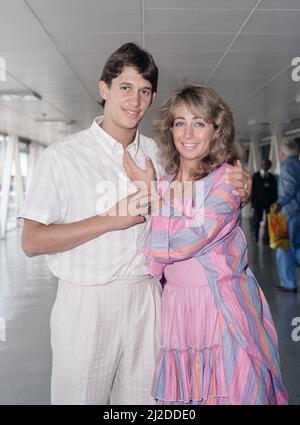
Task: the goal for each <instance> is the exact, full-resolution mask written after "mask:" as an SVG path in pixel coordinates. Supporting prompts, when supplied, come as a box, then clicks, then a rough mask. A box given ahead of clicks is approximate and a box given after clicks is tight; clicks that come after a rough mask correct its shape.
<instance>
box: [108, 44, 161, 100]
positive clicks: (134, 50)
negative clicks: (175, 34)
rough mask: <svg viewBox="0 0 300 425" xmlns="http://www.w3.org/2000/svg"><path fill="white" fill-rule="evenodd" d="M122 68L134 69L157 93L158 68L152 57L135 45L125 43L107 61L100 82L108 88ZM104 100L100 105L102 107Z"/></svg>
mask: <svg viewBox="0 0 300 425" xmlns="http://www.w3.org/2000/svg"><path fill="white" fill-rule="evenodd" d="M124 66H132V67H134V68H135V69H136V70H137V72H138V73H139V74H141V75H142V76H143V78H144V79H145V80H147V81H149V82H150V83H151V85H152V92H153V93H156V92H157V81H158V68H157V66H156V64H155V62H154V59H153V57H152V55H151V54H150V53H149V52H147V51H146V50H144V49H142V48H141V47H140V46H138V45H137V44H135V43H125V44H123V45H122V46H121V47H119V48H118V49H117V50H116V51H115V52H113V53H112V54H111V55H110V57H109V58H108V59H107V61H106V63H105V65H104V68H103V71H102V75H101V77H100V81H101V80H102V81H104V82H105V83H106V84H107V85H108V87H110V85H111V82H112V80H114V79H115V78H117V77H118V76H119V75H120V74H121V72H122V71H123V68H124ZM104 104H105V100H103V101H102V103H101V105H102V106H104Z"/></svg>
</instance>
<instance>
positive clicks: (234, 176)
mask: <svg viewBox="0 0 300 425" xmlns="http://www.w3.org/2000/svg"><path fill="white" fill-rule="evenodd" d="M226 172H227V173H228V174H227V180H226V181H227V183H228V184H230V185H232V186H235V187H236V190H233V194H234V195H236V196H239V197H240V198H241V201H242V204H247V203H248V202H249V200H250V197H251V192H252V176H251V173H249V171H248V170H246V169H245V168H244V167H243V166H242V164H241V161H237V163H236V165H232V166H231V167H230V168H228V169H227V170H226Z"/></svg>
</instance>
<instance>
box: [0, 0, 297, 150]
mask: <svg viewBox="0 0 300 425" xmlns="http://www.w3.org/2000/svg"><path fill="white" fill-rule="evenodd" d="M299 23H300V0H260V1H257V0H185V1H182V0H107V1H105V0H24V1H23V0H0V58H1V57H2V58H4V59H5V62H6V71H7V78H6V81H5V82H3V81H2V82H0V91H9V90H23V91H24V90H28V89H30V90H33V91H35V92H37V93H39V94H40V95H41V96H42V100H41V101H37V102H32V103H30V102H27V103H24V102H13V103H7V102H6V103H5V102H3V101H0V132H5V133H11V132H12V133H16V134H18V135H20V136H23V137H28V138H31V139H33V140H38V141H40V142H41V143H44V144H49V143H52V142H54V141H56V140H58V139H60V138H61V137H63V135H64V134H66V133H68V132H75V131H78V130H79V129H82V128H85V127H87V126H89V125H90V123H91V121H92V119H93V118H94V116H96V115H99V114H100V113H101V111H102V108H101V107H100V106H99V105H98V103H97V101H99V100H100V98H99V95H98V89H97V85H98V80H99V76H100V73H101V69H102V66H103V65H104V63H105V60H106V59H107V57H108V56H109V54H110V53H111V52H112V51H114V50H115V49H117V48H118V47H119V46H120V45H121V44H122V43H124V42H126V41H136V42H138V43H139V44H141V45H144V46H145V48H146V49H148V50H149V51H150V52H151V53H152V54H153V56H154V58H155V60H156V62H157V64H158V66H159V70H160V79H159V93H158V96H157V97H156V101H155V103H154V104H153V108H152V109H154V108H155V107H156V106H158V105H159V104H160V103H161V101H162V99H163V98H165V97H166V96H167V95H168V94H169V93H170V91H172V90H173V89H175V88H176V87H178V86H180V85H182V84H183V82H191V83H192V82H194V83H197V82H206V83H207V84H209V85H210V86H212V87H213V88H214V89H216V90H217V91H218V92H219V93H220V94H221V95H222V96H223V98H224V100H225V101H226V102H227V103H229V105H230V106H231V107H232V108H233V110H234V114H235V122H236V128H237V137H238V138H240V139H247V137H248V135H249V124H248V123H249V122H252V123H253V122H256V123H258V124H259V123H261V122H263V123H267V122H268V123H270V125H273V124H274V123H275V122H278V123H279V124H283V125H287V123H288V122H289V121H290V120H292V119H295V118H297V117H300V103H296V97H297V95H299V94H300V81H299V83H296V82H293V81H292V79H291V71H292V67H291V61H292V58H293V57H296V56H300V24H299ZM0 64H1V62H0ZM45 116H46V118H47V119H61V120H65V121H70V120H75V121H76V123H75V124H73V125H66V124H54V123H52V124H50V125H49V124H46V123H41V122H36V120H38V119H41V118H43V117H44V118H45ZM151 118H152V113H150V114H149V115H148V118H146V119H145V122H144V124H143V129H144V131H145V132H146V133H148V134H150V133H151Z"/></svg>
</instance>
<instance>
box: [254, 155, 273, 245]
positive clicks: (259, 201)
mask: <svg viewBox="0 0 300 425" xmlns="http://www.w3.org/2000/svg"><path fill="white" fill-rule="evenodd" d="M271 166H272V162H271V161H270V160H269V159H264V160H262V161H261V169H260V170H259V171H257V172H256V173H254V174H253V179H252V208H253V209H254V216H253V226H254V234H255V239H256V242H258V241H259V226H260V222H261V221H262V219H263V214H264V211H265V213H266V214H268V213H269V212H270V207H271V205H272V204H273V203H274V202H275V201H276V199H277V181H276V178H275V176H274V174H272V173H270V171H269V170H270V168H271ZM263 242H264V244H266V245H268V244H269V232H268V224H267V220H266V226H265V231H264V235H263Z"/></svg>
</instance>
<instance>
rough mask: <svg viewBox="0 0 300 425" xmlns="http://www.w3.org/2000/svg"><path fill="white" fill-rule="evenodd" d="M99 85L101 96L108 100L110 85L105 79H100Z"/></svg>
mask: <svg viewBox="0 0 300 425" xmlns="http://www.w3.org/2000/svg"><path fill="white" fill-rule="evenodd" d="M98 87H99V92H100V96H101V97H102V99H103V100H107V98H108V92H109V87H108V85H107V84H106V82H105V81H103V80H100V81H99V85H98Z"/></svg>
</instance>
